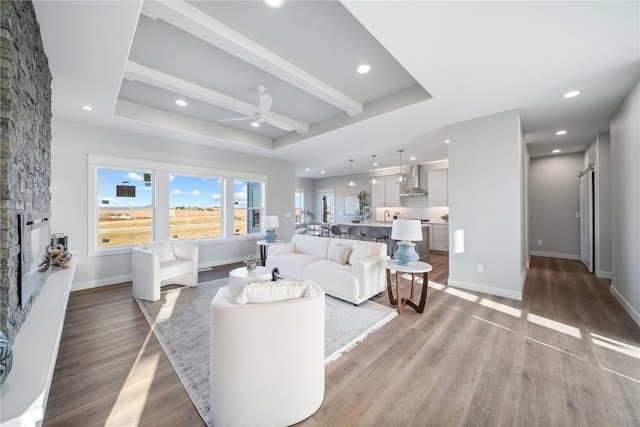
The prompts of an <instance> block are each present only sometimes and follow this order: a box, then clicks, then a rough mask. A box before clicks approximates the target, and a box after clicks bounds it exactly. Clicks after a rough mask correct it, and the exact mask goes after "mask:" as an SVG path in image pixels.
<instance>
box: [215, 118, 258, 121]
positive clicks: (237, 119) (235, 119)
mask: <svg viewBox="0 0 640 427" xmlns="http://www.w3.org/2000/svg"><path fill="white" fill-rule="evenodd" d="M239 120H253V117H236V118H233V119H221V120H218V121H219V122H237V121H239Z"/></svg>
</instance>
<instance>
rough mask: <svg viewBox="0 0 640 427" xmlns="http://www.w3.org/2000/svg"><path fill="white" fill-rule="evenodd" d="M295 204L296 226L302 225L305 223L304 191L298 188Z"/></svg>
mask: <svg viewBox="0 0 640 427" xmlns="http://www.w3.org/2000/svg"><path fill="white" fill-rule="evenodd" d="M293 202H294V207H295V216H296V224H301V223H303V222H304V221H303V217H304V191H303V190H302V189H301V188H296V192H295V195H294V201H293Z"/></svg>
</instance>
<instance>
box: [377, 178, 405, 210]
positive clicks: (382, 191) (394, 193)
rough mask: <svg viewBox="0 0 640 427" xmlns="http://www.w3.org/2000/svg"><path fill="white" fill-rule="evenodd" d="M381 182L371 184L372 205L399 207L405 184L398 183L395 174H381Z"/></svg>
mask: <svg viewBox="0 0 640 427" xmlns="http://www.w3.org/2000/svg"><path fill="white" fill-rule="evenodd" d="M378 178H379V179H380V184H378V185H372V186H371V206H374V207H379V208H382V207H399V206H401V204H400V193H402V191H404V189H405V186H404V185H398V183H396V177H395V175H388V176H379V177H378Z"/></svg>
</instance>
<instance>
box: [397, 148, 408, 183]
mask: <svg viewBox="0 0 640 427" xmlns="http://www.w3.org/2000/svg"><path fill="white" fill-rule="evenodd" d="M403 151H404V150H398V153H400V168H399V169H400V170H399V171H398V173H397V174H396V183H398V184H404V183H405V182H407V175H405V174H403V173H402V152H403Z"/></svg>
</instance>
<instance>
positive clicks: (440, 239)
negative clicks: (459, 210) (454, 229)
mask: <svg viewBox="0 0 640 427" xmlns="http://www.w3.org/2000/svg"><path fill="white" fill-rule="evenodd" d="M430 240H431V241H430V243H431V246H430V247H429V249H431V250H432V251H440V252H446V253H449V224H431V239H430Z"/></svg>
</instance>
